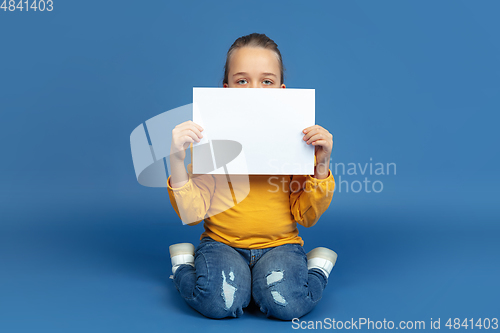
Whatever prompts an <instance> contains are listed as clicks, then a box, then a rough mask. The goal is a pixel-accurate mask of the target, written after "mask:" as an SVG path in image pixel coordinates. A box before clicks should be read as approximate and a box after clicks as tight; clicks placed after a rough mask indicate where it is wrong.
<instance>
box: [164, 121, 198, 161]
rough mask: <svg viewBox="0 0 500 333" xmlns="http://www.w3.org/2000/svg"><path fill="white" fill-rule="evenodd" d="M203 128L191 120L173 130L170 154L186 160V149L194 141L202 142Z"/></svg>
mask: <svg viewBox="0 0 500 333" xmlns="http://www.w3.org/2000/svg"><path fill="white" fill-rule="evenodd" d="M202 131H203V128H202V127H201V126H200V125H198V124H196V123H194V122H193V121H191V120H188V121H185V122H183V123H181V124H179V125H177V126H175V128H174V129H173V130H172V145H171V147H170V154H171V155H172V156H174V157H175V158H177V159H178V160H182V161H184V159H185V158H186V149H187V148H188V147H189V145H190V144H191V143H192V142H200V140H201V138H203V135H202V134H201V132H202Z"/></svg>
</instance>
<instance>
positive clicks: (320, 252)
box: [307, 247, 338, 266]
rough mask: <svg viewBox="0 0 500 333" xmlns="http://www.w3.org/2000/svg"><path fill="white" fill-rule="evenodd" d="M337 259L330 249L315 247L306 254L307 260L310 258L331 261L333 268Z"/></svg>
mask: <svg viewBox="0 0 500 333" xmlns="http://www.w3.org/2000/svg"><path fill="white" fill-rule="evenodd" d="M337 257H338V256H337V253H335V252H334V251H332V250H330V249H327V248H326V247H317V248H315V249H313V250H311V251H309V253H307V259H308V260H309V259H312V258H322V259H326V260H329V261H331V262H332V263H333V265H334V266H335V262H336V261H337Z"/></svg>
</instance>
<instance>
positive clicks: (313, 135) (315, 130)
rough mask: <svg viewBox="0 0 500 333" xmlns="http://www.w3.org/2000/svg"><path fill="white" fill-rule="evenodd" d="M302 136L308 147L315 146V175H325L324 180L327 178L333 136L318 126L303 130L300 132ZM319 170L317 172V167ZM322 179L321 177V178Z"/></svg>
mask: <svg viewBox="0 0 500 333" xmlns="http://www.w3.org/2000/svg"><path fill="white" fill-rule="evenodd" d="M302 132H303V133H304V134H305V135H304V141H306V142H307V144H308V145H310V144H312V145H314V146H315V149H314V154H315V155H316V168H315V174H317V173H318V171H319V173H320V174H322V175H324V174H325V173H326V175H325V177H324V178H326V177H327V176H328V169H329V165H330V155H331V153H332V148H333V135H332V134H330V132H328V131H327V130H326V129H325V128H323V127H321V126H319V125H313V126H309V127H307V128H305V129H304V130H303V131H302ZM319 166H321V168H319V169H320V170H317V169H318V167H319ZM322 178H323V177H322Z"/></svg>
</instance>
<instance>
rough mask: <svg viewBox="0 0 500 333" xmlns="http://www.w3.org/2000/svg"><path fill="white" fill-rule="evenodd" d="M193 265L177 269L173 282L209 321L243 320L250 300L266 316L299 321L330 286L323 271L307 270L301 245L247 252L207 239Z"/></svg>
mask: <svg viewBox="0 0 500 333" xmlns="http://www.w3.org/2000/svg"><path fill="white" fill-rule="evenodd" d="M194 264H195V267H192V266H191V265H181V266H179V268H177V270H176V272H175V274H174V278H173V281H174V284H175V287H176V288H177V290H178V291H179V293H180V294H181V296H182V297H183V298H184V299H185V300H186V302H187V303H188V304H189V305H190V306H191V307H192V308H194V309H195V310H197V311H198V312H200V313H201V314H203V315H204V316H206V317H209V318H225V317H239V316H241V315H242V314H243V309H244V308H245V307H247V306H248V304H249V303H250V300H251V298H252V297H253V300H254V301H255V303H256V304H257V305H258V306H259V308H260V310H261V311H262V312H264V313H265V314H266V316H267V317H274V318H278V319H282V320H292V319H293V318H300V317H302V316H303V315H305V314H307V313H308V312H310V311H311V310H312V309H313V308H314V306H315V305H316V303H317V302H318V301H319V300H320V299H321V295H322V293H323V289H324V288H325V287H326V285H327V283H328V280H327V278H326V276H325V275H324V274H323V273H322V272H321V270H319V269H316V268H314V269H311V270H309V271H308V270H307V257H306V253H305V252H304V249H303V248H302V246H301V245H300V244H284V245H281V246H276V247H271V248H266V249H255V250H249V249H240V248H233V247H231V246H228V245H226V244H223V243H220V242H217V241H215V240H213V239H211V238H209V237H204V238H203V239H202V240H201V241H200V244H199V245H198V247H197V248H196V251H195V257H194Z"/></svg>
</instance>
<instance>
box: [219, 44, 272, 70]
mask: <svg viewBox="0 0 500 333" xmlns="http://www.w3.org/2000/svg"><path fill="white" fill-rule="evenodd" d="M229 68H230V72H232V73H238V72H271V73H276V75H278V73H279V71H280V67H279V61H278V56H277V55H276V53H275V52H274V51H272V50H269V49H265V48H262V47H247V46H245V47H241V48H238V49H236V50H235V51H234V52H233V54H232V56H231V59H230V64H229Z"/></svg>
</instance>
